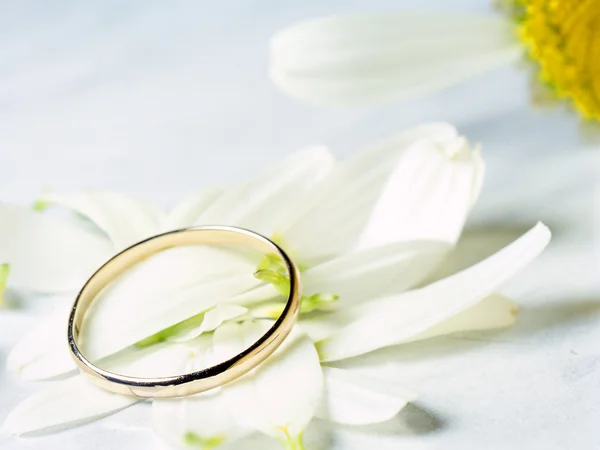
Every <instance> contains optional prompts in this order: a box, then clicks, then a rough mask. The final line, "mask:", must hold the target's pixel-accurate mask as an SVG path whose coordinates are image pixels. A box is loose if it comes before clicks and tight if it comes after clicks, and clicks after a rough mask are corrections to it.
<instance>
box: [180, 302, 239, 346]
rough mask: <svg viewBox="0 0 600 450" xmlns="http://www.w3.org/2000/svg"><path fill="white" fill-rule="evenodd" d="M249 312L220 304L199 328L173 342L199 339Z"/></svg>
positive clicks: (207, 313) (235, 306) (205, 315)
mask: <svg viewBox="0 0 600 450" xmlns="http://www.w3.org/2000/svg"><path fill="white" fill-rule="evenodd" d="M247 312H248V308H244V307H243V306H239V305H231V304H228V303H219V304H218V305H217V306H215V307H214V308H213V309H211V310H209V311H207V312H206V314H204V318H203V319H202V323H201V324H200V326H199V327H196V328H192V329H190V330H189V331H188V332H186V333H183V334H181V335H179V336H177V338H175V339H173V340H174V341H176V342H185V341H189V340H191V339H194V338H197V337H198V336H200V335H201V334H202V333H206V332H208V331H213V330H216V329H217V328H218V327H219V326H221V324H222V323H223V322H227V321H228V320H231V319H235V318H237V317H240V316H242V315H244V314H246V313H247Z"/></svg>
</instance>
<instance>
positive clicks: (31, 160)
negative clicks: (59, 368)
mask: <svg viewBox="0 0 600 450" xmlns="http://www.w3.org/2000/svg"><path fill="white" fill-rule="evenodd" d="M440 3H441V2H436V1H434V0H428V1H419V2H417V1H412V2H408V1H404V2H400V3H398V2H393V1H389V0H388V1H385V0H377V1H370V2H367V1H356V2H346V1H341V0H336V1H330V2H319V1H316V0H311V1H308V2H291V1H288V2H279V3H276V2H266V1H247V0H244V1H238V2H210V3H209V2H192V1H187V2H160V1H156V0H153V1H147V2H141V1H140V2H117V1H108V2H93V3H91V2H74V1H63V0H61V1H56V2H42V1H36V2H28V4H27V5H25V4H21V3H19V2H4V3H2V4H0V59H1V61H2V67H3V68H2V70H1V71H0V199H2V200H3V201H11V202H22V203H25V202H31V201H32V200H33V199H34V198H35V196H36V195H37V194H38V193H39V192H40V191H41V190H42V189H43V188H51V189H52V190H55V191H59V192H61V191H74V190H77V189H79V188H81V187H87V186H91V187H101V188H110V189H113V190H117V191H123V192H126V193H130V194H135V195H139V196H141V197H143V198H145V199H148V200H152V201H156V202H159V203H160V204H163V205H171V204H173V203H175V201H176V200H178V199H181V198H182V197H183V196H184V195H185V194H187V193H190V192H193V191H194V190H196V189H197V188H199V187H202V186H207V185H210V184H212V183H216V182H219V183H222V182H226V181H227V180H233V179H235V178H236V177H239V176H243V175H245V174H248V173H250V172H251V171H253V170H254V169H256V168H259V167H262V166H263V165H265V164H266V163H268V162H269V161H271V160H273V159H276V158H280V157H281V156H283V155H285V154H286V153H288V152H290V151H291V150H293V149H297V148H299V147H302V146H304V145H308V144H317V143H325V144H328V145H330V146H331V147H332V149H333V151H334V153H336V154H337V155H340V156H341V155H344V154H348V153H350V152H352V151H353V150H355V149H357V148H359V147H362V146H363V145H368V144H369V143H371V142H373V141H376V140H378V139H382V138H385V137H386V136H387V135H389V134H391V133H394V132H396V131H399V130H401V129H403V128H406V127H408V126H410V125H412V124H415V123H418V122H422V121H428V120H438V119H442V120H448V121H450V122H453V123H455V124H456V125H457V126H458V127H459V129H460V131H461V132H462V133H464V134H466V135H467V136H469V137H470V138H471V139H473V140H474V141H479V142H481V144H482V146H483V151H484V155H485V158H486V160H487V167H488V171H487V177H486V181H485V186H484V191H483V195H482V198H481V200H480V202H479V204H478V206H477V208H476V210H475V212H474V216H473V218H472V220H471V222H470V225H469V230H470V231H469V233H468V235H467V239H466V240H465V242H464V243H463V245H465V247H466V248H467V250H468V251H469V255H470V256H473V258H478V257H479V256H481V255H485V254H487V253H489V252H490V251H491V250H493V249H494V248H495V246H497V245H500V244H503V243H505V242H506V241H508V240H511V239H513V238H514V237H516V236H517V235H518V234H520V233H521V232H522V231H523V230H524V229H526V228H527V227H529V226H530V225H532V224H534V223H535V222H536V221H537V220H543V221H545V222H546V223H547V224H548V225H549V226H550V227H551V228H552V229H553V231H554V241H553V243H552V244H551V246H550V247H549V249H548V250H547V251H546V253H545V254H544V255H543V256H542V257H541V258H540V259H539V260H538V261H536V262H535V264H534V265H532V266H531V267H530V268H529V269H528V270H527V271H526V272H524V273H523V274H522V275H520V276H519V277H518V279H515V280H514V282H512V283H511V284H510V285H509V286H506V289H505V293H507V294H508V295H510V296H512V298H514V299H515V300H516V301H517V302H518V303H519V304H520V305H521V314H520V318H519V323H518V325H517V326H516V327H514V328H513V329H511V330H508V331H503V332H498V333H493V334H490V333H486V334H469V335H464V336H455V337H452V338H447V339H437V340H433V341H431V342H427V343H422V344H418V345H412V346H409V347H408V348H405V349H403V350H399V349H391V350H388V351H385V352H378V353H376V354H374V355H372V358H373V360H375V361H380V362H381V364H382V365H384V366H386V369H387V370H397V373H398V377H399V378H400V379H403V380H405V382H406V384H407V385H408V386H409V387H411V388H412V389H414V390H416V391H417V392H420V393H421V397H420V399H419V400H418V401H417V402H416V403H415V404H414V405H411V406H410V407H408V408H406V410H405V411H403V412H402V413H401V414H400V416H398V417H397V418H396V419H394V420H392V421H390V422H388V423H386V424H383V425H380V426H376V427H361V428H343V429H341V428H339V429H336V430H333V431H332V430H329V429H328V428H327V427H324V426H323V424H322V423H321V424H320V423H317V424H315V427H313V428H312V429H311V430H310V431H309V433H308V438H307V448H309V449H312V448H316V449H319V448H323V449H324V448H328V447H327V445H329V447H330V448H332V449H336V450H337V449H340V450H341V449H344V450H353V449H365V448H377V449H381V450H386V449H399V448H410V449H411V450H425V449H441V448H444V449H461V450H471V449H480V448H485V449H488V450H503V449H516V448H523V449H529V450H536V449H540V450H542V449H543V450H557V449H577V450H593V449H597V448H600V428H599V427H598V423H599V420H600V382H599V381H598V380H599V379H600V286H599V280H600V277H599V275H600V274H599V271H600V269H599V268H600V256H599V254H600V244H599V242H598V239H597V238H598V230H600V224H599V223H598V222H599V219H600V217H599V216H600V212H599V211H600V204H599V196H600V184H599V181H598V180H600V156H599V155H600V153H599V152H600V149H598V147H599V146H600V145H598V144H597V143H596V144H594V143H590V142H588V141H587V140H586V139H585V138H584V137H583V134H582V133H581V130H580V129H579V127H578V121H577V119H576V118H575V117H574V116H573V115H572V114H571V113H570V112H568V111H565V110H563V109H561V108H558V109H556V110H554V111H541V110H535V109H533V108H532V107H531V106H530V104H529V99H528V95H529V94H528V85H527V73H526V70H524V69H523V68H518V67H511V68H506V69H503V70H499V71H495V72H494V73H490V74H488V75H485V76H482V77H478V78H477V79H475V80H472V81H471V82H468V83H465V84H462V85H460V86H455V87H453V88H451V89H447V90H445V91H443V92H439V93H436V94H432V95H428V96H425V97H422V98H419V99H413V100H410V101H407V102H401V103H395V104H392V105H389V106H385V107H381V108H375V109H358V110H317V109H313V108H309V107H305V106H302V105H299V104H297V103H295V102H293V101H292V100H289V99H288V98H286V97H285V96H283V95H282V94H280V93H279V92H277V91H276V89H275V88H274V87H273V86H272V85H271V84H270V83H269V81H268V79H267V77H266V72H267V40H268V38H269V36H270V35H271V34H272V33H273V32H274V31H276V30H277V29H279V28H281V27H283V26H285V25H288V24H290V23H292V22H294V21H296V20H299V19H303V18H308V17H314V16H319V15H324V14H331V13H334V12H351V11H352V12H357V11H373V10H385V9H386V8H394V9H403V8H405V9H408V8H410V7H411V6H415V5H418V8H419V9H435V8H436V7H437V8H439V7H441V5H440ZM443 7H444V8H445V9H446V10H450V9H456V10H471V11H487V10H488V9H489V5H488V4H487V2H485V1H477V0H472V1H468V0H464V1H458V0H456V1H446V2H444V5H443ZM594 237H596V239H594ZM8 301H9V303H11V304H16V306H14V307H12V308H5V309H2V310H0V357H1V358H2V363H0V420H3V419H4V417H5V416H6V414H7V413H8V411H9V410H10V409H11V408H12V407H13V406H14V405H15V404H16V403H17V402H18V401H20V400H21V399H23V398H25V396H26V395H27V393H28V392H30V391H31V390H32V389H34V388H35V387H34V386H32V385H27V384H25V383H22V382H20V381H18V380H16V379H14V377H12V376H10V375H7V374H6V373H5V370H4V359H5V357H6V354H7V351H8V349H9V348H10V346H11V345H12V344H13V343H14V342H15V341H16V339H17V337H18V335H19V333H21V332H23V331H24V330H25V329H26V328H27V327H28V326H29V325H30V324H31V323H33V320H34V318H35V316H40V315H42V314H43V312H44V310H46V309H47V308H48V304H49V303H50V302H51V300H50V299H43V298H42V299H37V300H27V301H25V302H19V301H18V300H17V299H12V298H9V299H8ZM19 304H20V305H21V306H18V305H19ZM315 442H316V443H315ZM313 444H314V445H313ZM154 445H155V443H154V438H153V434H152V432H151V430H150V429H149V411H148V410H146V409H145V408H143V407H140V408H137V407H136V408H131V409H129V410H126V411H124V412H121V413H118V414H115V415H113V416H111V417H108V418H106V419H104V420H102V421H99V422H95V423H93V424H89V425H86V426H82V427H79V428H77V429H73V430H68V431H65V432H62V433H59V434H56V435H52V436H49V437H44V438H27V439H14V438H7V437H0V447H2V448H6V449H16V448H31V449H53V448H61V449H64V450H70V449H80V448H86V449H87V450H94V449H104V450H109V449H121V448H128V449H137V448H139V449H147V448H154V447H153V446H154ZM257 448H264V447H262V445H261V446H260V447H257Z"/></svg>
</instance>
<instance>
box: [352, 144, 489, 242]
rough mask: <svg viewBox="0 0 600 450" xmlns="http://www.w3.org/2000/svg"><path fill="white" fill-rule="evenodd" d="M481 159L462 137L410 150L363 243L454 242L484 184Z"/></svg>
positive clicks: (389, 183)
mask: <svg viewBox="0 0 600 450" xmlns="http://www.w3.org/2000/svg"><path fill="white" fill-rule="evenodd" d="M482 171H483V162H482V159H481V155H480V152H479V150H477V149H476V150H472V149H471V148H470V146H469V143H468V142H467V141H466V139H464V138H463V137H457V138H456V139H454V140H447V141H445V142H443V143H436V142H433V141H421V142H418V143H416V144H415V145H413V146H411V147H410V148H409V149H407V150H406V151H405V152H404V153H403V154H402V156H401V157H400V161H398V163H397V165H396V167H395V169H394V171H393V173H392V174H391V176H390V177H389V179H388V181H387V184H386V186H385V188H384V189H383V191H382V194H381V196H380V197H379V199H378V200H377V203H376V205H375V207H374V208H373V213H372V214H371V216H370V217H369V222H368V223H367V225H366V227H365V229H364V231H363V233H362V235H361V238H360V242H359V247H361V248H364V247H367V248H368V247H373V246H378V245H383V244H387V243H389V242H396V241H410V240H420V239H422V240H427V239H431V240H439V241H443V242H447V243H449V244H452V245H454V244H455V243H456V241H457V240H458V238H459V236H460V234H461V232H462V229H463V225H464V223H465V220H466V218H467V214H468V212H469V210H470V209H471V205H472V204H473V201H474V199H475V198H476V197H477V193H478V191H479V189H480V184H481V178H482V175H481V172H482Z"/></svg>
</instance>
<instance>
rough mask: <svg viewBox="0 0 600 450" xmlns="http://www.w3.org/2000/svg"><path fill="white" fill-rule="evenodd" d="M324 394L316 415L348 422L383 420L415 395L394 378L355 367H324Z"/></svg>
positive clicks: (338, 421)
mask: <svg viewBox="0 0 600 450" xmlns="http://www.w3.org/2000/svg"><path fill="white" fill-rule="evenodd" d="M323 375H324V379H325V395H324V396H323V402H322V404H321V407H320V409H319V411H318V412H317V417H319V418H321V419H326V420H330V421H332V422H337V423H342V424H347V425H366V424H372V423H378V422H384V421H386V420H389V419H391V418H392V417H394V416H395V415H396V414H398V413H399V412H400V410H401V409H402V408H404V407H405V406H406V404H407V403H408V402H410V401H412V400H415V399H416V395H415V394H414V393H412V392H410V391H409V390H408V389H405V388H403V387H402V386H400V385H399V384H398V383H397V382H396V381H395V380H389V379H384V378H381V377H377V378H375V377H373V376H370V375H365V374H362V373H360V372H358V371H356V370H346V369H337V368H334V367H323Z"/></svg>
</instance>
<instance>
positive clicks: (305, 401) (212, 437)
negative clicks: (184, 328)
mask: <svg viewBox="0 0 600 450" xmlns="http://www.w3.org/2000/svg"><path fill="white" fill-rule="evenodd" d="M272 324H273V322H272V321H257V322H244V323H229V324H224V325H222V326H220V327H219V328H218V329H217V330H216V331H215V333H214V335H213V338H212V343H213V345H212V348H211V349H207V348H206V347H205V351H204V352H203V351H202V350H199V351H198V352H197V353H196V354H195V355H194V360H193V361H191V362H190V366H192V367H191V368H192V369H193V370H200V369H203V368H205V367H207V366H209V365H213V364H217V363H219V362H222V361H224V360H226V359H228V358H230V357H232V356H234V355H235V354H237V353H239V352H240V351H242V350H244V349H245V348H247V347H249V346H250V345H251V344H252V343H254V342H255V341H256V340H257V339H258V338H259V337H260V336H261V335H262V334H264V332H265V331H266V330H267V329H268V328H269V327H270V326H271V325H272ZM202 338H203V337H201V338H200V339H202ZM290 386H294V388H293V389H290ZM322 387H323V385H322V373H321V368H320V365H319V361H318V356H317V354H316V350H315V348H314V345H313V344H312V342H311V341H310V340H309V339H308V338H307V337H306V336H304V335H303V334H301V333H300V332H298V331H297V330H296V331H293V332H292V334H291V335H290V336H289V337H288V338H287V339H286V341H285V343H284V344H283V345H282V347H281V348H279V349H278V350H277V351H276V353H275V354H273V355H272V356H271V357H270V358H269V359H268V360H267V361H265V362H264V363H263V364H261V365H260V366H259V367H258V368H256V369H255V370H254V371H253V372H251V373H250V374H248V375H246V376H244V377H243V378H242V379H240V380H237V381H234V382H232V383H230V384H228V385H226V386H223V387H221V388H217V389H214V390H212V391H209V392H206V393H203V394H199V395H194V396H190V397H186V398H184V399H180V400H175V401H171V400H155V401H154V405H153V410H154V415H155V421H154V422H155V427H156V429H157V433H158V434H159V435H160V436H161V437H162V438H163V439H165V440H166V441H167V442H169V443H170V444H171V445H174V446H181V445H182V444H184V443H185V442H186V441H187V442H197V443H198V444H202V443H204V444H205V445H207V444H208V443H212V444H213V445H214V446H216V445H217V444H221V443H225V442H231V441H233V440H235V439H238V438H240V437H242V436H244V435H246V434H247V433H249V432H251V431H255V430H258V431H261V432H263V433H265V434H267V435H271V436H275V437H278V438H279V439H282V440H286V439H290V438H291V439H296V438H297V437H298V435H299V434H300V433H301V432H302V431H303V429H304V428H305V427H306V425H307V424H308V423H309V422H310V420H311V419H312V417H313V415H314V412H315V410H316V408H317V406H318V404H319V401H320V396H321V393H322ZM286 433H287V435H286Z"/></svg>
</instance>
